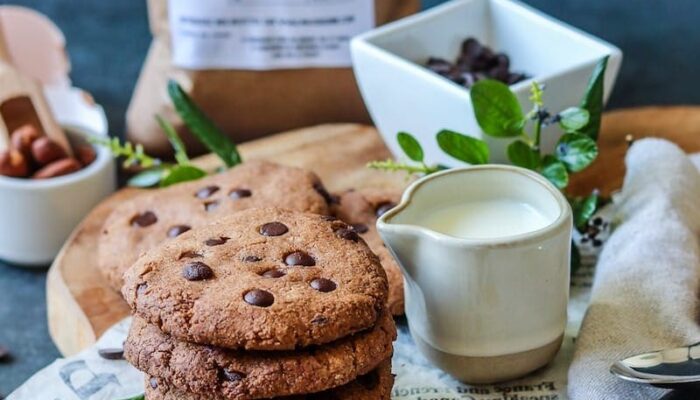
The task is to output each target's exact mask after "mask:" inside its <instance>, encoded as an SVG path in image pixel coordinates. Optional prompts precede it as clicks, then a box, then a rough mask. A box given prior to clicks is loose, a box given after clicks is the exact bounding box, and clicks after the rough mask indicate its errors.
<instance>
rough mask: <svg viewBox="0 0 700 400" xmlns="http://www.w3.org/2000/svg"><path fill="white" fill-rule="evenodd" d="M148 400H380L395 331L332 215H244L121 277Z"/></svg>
mask: <svg viewBox="0 0 700 400" xmlns="http://www.w3.org/2000/svg"><path fill="white" fill-rule="evenodd" d="M123 294H124V297H125V298H126V299H127V301H128V303H129V305H130V306H131V308H132V310H133V312H134V322H133V325H132V329H131V331H130V333H129V337H128V339H127V341H126V343H125V355H126V357H127V359H128V360H129V361H130V362H131V363H132V364H134V365H135V366H136V367H137V368H139V369H140V370H142V371H144V372H145V373H146V375H147V382H146V383H147V384H146V387H147V397H146V398H147V399H148V400H156V399H179V400H182V399H217V400H218V399H269V398H291V399H297V398H298V399H305V398H306V399H360V400H362V399H377V400H379V399H389V398H390V392H391V387H392V384H393V377H392V375H391V363H390V358H391V355H392V349H393V347H392V342H393V340H394V339H395V337H396V329H395V326H394V323H393V320H392V318H391V315H390V313H389V312H388V311H387V309H386V301H387V296H388V283H387V278H386V274H385V273H384V270H383V269H382V266H381V265H380V262H379V259H378V257H377V256H376V255H375V254H374V253H372V251H371V250H370V249H369V248H368V246H367V245H366V244H365V242H364V240H362V238H361V237H360V236H359V235H358V233H357V232H356V231H355V230H353V228H352V227H351V226H350V225H347V224H345V223H344V222H341V221H339V220H336V219H334V218H333V217H328V216H323V215H318V214H311V213H301V212H295V211H286V210H282V209H279V208H267V209H249V210H245V211H240V212H237V213H235V214H233V215H231V216H229V217H226V218H223V219H221V220H220V221H218V222H217V223H216V224H213V225H208V226H204V227H199V228H193V229H191V230H189V231H187V232H185V233H183V234H181V235H178V236H177V237H176V238H173V239H171V240H167V241H165V242H163V243H162V244H161V245H159V246H157V247H155V248H154V249H152V250H150V251H148V252H146V253H145V254H144V255H143V256H142V257H140V258H139V259H138V261H136V263H135V264H134V265H133V267H131V268H130V269H129V270H128V271H127V272H126V274H125V275H124V287H123Z"/></svg>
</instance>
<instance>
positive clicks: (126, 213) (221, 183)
mask: <svg viewBox="0 0 700 400" xmlns="http://www.w3.org/2000/svg"><path fill="white" fill-rule="evenodd" d="M329 201H332V198H331V197H330V196H329V195H328V192H326V190H325V189H324V188H323V185H322V184H321V181H320V180H319V179H318V177H317V176H316V175H314V174H313V173H311V172H308V171H305V170H302V169H299V168H292V167H284V166H281V165H277V164H273V163H269V162H263V161H247V162H246V163H244V164H241V165H239V166H237V167H235V168H233V169H231V170H229V171H226V172H224V173H221V174H218V175H214V176H210V177H207V178H204V179H201V180H198V181H194V182H187V183H182V184H179V185H175V186H172V187H169V188H165V189H155V190H149V191H148V192H146V193H144V194H142V195H139V196H137V197H135V198H133V199H131V200H129V201H127V202H125V203H123V204H121V205H120V206H119V207H117V208H116V209H115V210H114V211H113V212H112V213H111V214H110V216H109V217H108V218H107V220H106V221H105V224H104V226H103V229H102V233H101V235H100V238H99V251H98V265H99V267H100V270H101V271H102V272H103V274H104V276H105V277H106V278H107V280H108V282H109V284H110V286H111V287H113V288H114V289H115V290H120V289H121V286H122V284H123V278H122V275H123V274H124V271H126V270H127V269H128V268H129V267H130V266H131V264H133V263H134V261H136V259H137V258H138V256H139V255H140V254H142V253H143V252H145V251H148V250H150V249H151V248H153V247H155V246H156V245H158V244H159V243H161V242H163V241H166V240H169V239H172V238H174V237H177V236H179V235H181V234H183V233H185V232H187V231H188V230H190V229H192V228H195V227H198V226H203V225H207V224H209V223H211V222H214V221H216V220H217V219H219V218H221V217H223V216H225V215H229V214H232V213H234V212H237V211H240V210H244V209H248V208H252V207H279V208H286V209H290V210H294V211H305V212H312V213H318V214H327V213H328V212H329V210H328V202H329Z"/></svg>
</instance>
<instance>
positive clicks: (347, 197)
mask: <svg viewBox="0 0 700 400" xmlns="http://www.w3.org/2000/svg"><path fill="white" fill-rule="evenodd" d="M337 198H338V201H337V203H335V204H333V205H332V206H331V210H332V212H333V215H335V216H336V217H338V218H340V219H342V220H343V221H345V222H347V223H348V224H351V225H352V226H353V227H354V229H355V231H356V232H357V233H359V234H360V236H362V238H363V239H364V240H365V241H366V242H367V244H368V245H369V247H370V248H371V249H372V251H374V253H375V254H377V256H379V260H380V261H381V263H382V266H383V267H384V270H385V271H386V275H387V278H388V279H389V311H390V312H391V314H392V315H397V316H398V315H403V313H404V298H403V275H402V273H401V269H400V268H399V265H398V264H397V263H396V260H395V259H394V257H393V256H392V255H391V252H389V249H387V247H386V245H385V244H384V241H382V238H381V237H380V236H379V232H377V226H376V225H377V218H379V216H381V215H382V214H384V213H385V212H387V211H389V210H390V209H391V208H393V207H394V206H396V204H398V203H399V200H400V199H401V193H400V192H396V191H389V190H384V189H361V190H349V191H347V192H344V193H342V194H340V195H338V197H337Z"/></svg>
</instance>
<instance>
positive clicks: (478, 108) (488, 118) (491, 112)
mask: <svg viewBox="0 0 700 400" xmlns="http://www.w3.org/2000/svg"><path fill="white" fill-rule="evenodd" d="M470 93H471V98H472V105H473V107H474V115H475V116H476V120H477V122H478V123H479V126H480V127H481V129H482V130H483V131H484V132H485V133H486V134H488V135H490V136H495V137H515V136H519V135H520V134H521V133H522V127H523V124H524V120H525V117H524V116H523V110H522V109H521V108H520V103H518V99H517V98H516V97H515V95H514V94H513V92H511V91H510V88H509V87H508V85H506V84H505V83H502V82H499V81H496V80H493V79H485V80H483V81H479V82H477V83H475V84H474V86H472V88H471V90H470Z"/></svg>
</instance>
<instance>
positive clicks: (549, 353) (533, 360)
mask: <svg viewBox="0 0 700 400" xmlns="http://www.w3.org/2000/svg"><path fill="white" fill-rule="evenodd" d="M412 336H413V340H414V341H415V342H416V345H417V346H418V349H419V350H420V351H421V353H422V354H423V355H424V356H425V357H426V358H427V359H428V360H429V361H430V362H432V363H433V364H434V365H435V366H437V367H438V368H440V369H441V370H443V371H445V372H447V373H448V374H450V375H452V376H453V377H455V378H456V379H458V380H460V381H462V382H464V383H471V384H484V383H494V382H503V381H507V380H511V379H515V378H520V377H522V376H524V375H527V374H529V373H530V372H532V371H535V370H536V369H538V368H541V367H544V366H545V365H547V364H548V363H549V362H550V361H551V360H552V359H553V358H554V356H555V355H556V354H557V352H558V351H559V348H560V347H561V343H562V340H563V339H564V336H563V335H562V336H559V337H558V338H557V339H556V340H554V341H552V342H550V343H548V344H546V345H544V346H542V347H538V348H536V349H532V350H528V351H523V352H521V353H514V354H505V355H502V356H496V357H469V356H456V355H453V354H448V353H445V352H442V351H440V350H438V349H436V348H434V347H433V346H431V345H429V344H428V343H426V342H425V341H423V339H421V338H419V337H418V336H417V335H412Z"/></svg>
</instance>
